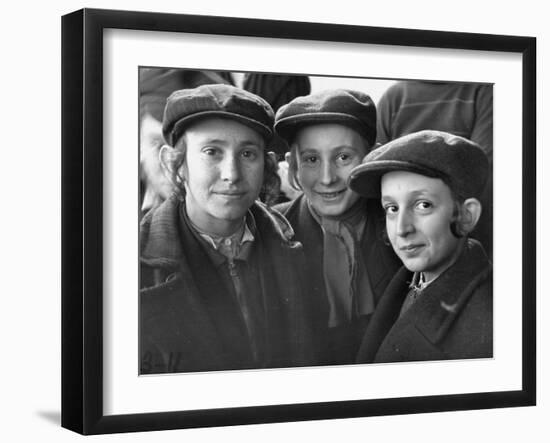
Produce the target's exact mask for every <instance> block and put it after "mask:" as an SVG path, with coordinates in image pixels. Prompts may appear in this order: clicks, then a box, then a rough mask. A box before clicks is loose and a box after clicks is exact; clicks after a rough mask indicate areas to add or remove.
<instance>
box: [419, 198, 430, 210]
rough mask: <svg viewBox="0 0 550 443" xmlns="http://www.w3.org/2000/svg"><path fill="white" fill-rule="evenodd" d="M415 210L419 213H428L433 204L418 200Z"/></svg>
mask: <svg viewBox="0 0 550 443" xmlns="http://www.w3.org/2000/svg"><path fill="white" fill-rule="evenodd" d="M416 208H417V209H419V210H421V211H429V210H430V209H432V208H433V204H432V202H430V201H427V200H420V201H419V202H417V203H416Z"/></svg>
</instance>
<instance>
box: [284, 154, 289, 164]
mask: <svg viewBox="0 0 550 443" xmlns="http://www.w3.org/2000/svg"><path fill="white" fill-rule="evenodd" d="M285 161H286V162H287V163H290V152H285Z"/></svg>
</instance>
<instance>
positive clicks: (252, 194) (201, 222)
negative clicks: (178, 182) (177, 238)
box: [176, 118, 265, 235]
mask: <svg viewBox="0 0 550 443" xmlns="http://www.w3.org/2000/svg"><path fill="white" fill-rule="evenodd" d="M182 144H183V145H184V146H181V145H182ZM264 144H265V142H264V140H263V138H262V136H261V135H260V134H259V133H257V132H256V131H254V130H253V129H250V128H249V127H248V126H245V125H243V124H241V123H238V122H236V121H233V120H227V119H220V118H208V119H205V120H201V121H200V122H198V123H196V124H194V125H192V126H191V127H189V128H188V129H187V130H186V131H185V133H184V135H183V136H182V137H181V138H180V140H179V141H178V143H177V144H176V149H185V161H184V162H183V166H182V167H181V171H180V174H181V176H182V177H183V179H184V182H185V191H186V197H185V206H186V209H187V214H188V216H189V219H190V220H191V221H192V222H193V224H195V225H196V226H197V227H198V228H199V229H201V230H203V231H205V232H207V233H210V234H217V235H229V234H232V233H233V232H235V230H237V229H238V228H239V226H240V225H241V223H242V220H243V218H244V216H245V214H246V212H247V211H248V209H249V208H250V206H252V204H253V203H254V200H256V199H257V198H258V195H259V193H260V189H261V187H262V183H263V171H264Z"/></svg>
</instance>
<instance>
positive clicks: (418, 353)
mask: <svg viewBox="0 0 550 443" xmlns="http://www.w3.org/2000/svg"><path fill="white" fill-rule="evenodd" d="M412 276H413V274H412V273H411V272H410V271H408V270H407V269H406V268H404V267H403V268H401V269H400V270H399V272H398V273H397V274H396V275H395V277H394V278H393V280H392V281H391V283H390V284H389V286H388V288H387V289H386V292H385V293H384V296H383V298H382V300H381V301H380V304H379V305H378V308H377V311H376V312H375V314H374V315H373V318H372V320H371V322H370V324H369V327H368V328H367V331H366V332H365V336H364V339H363V343H362V344H361V349H360V350H359V353H358V356H357V362H358V363H370V362H395V361H419V360H449V359H464V358H487V357H492V355H493V280H492V276H493V274H492V265H491V263H490V261H489V260H488V258H487V255H486V254H485V251H484V250H483V247H482V246H481V244H480V243H479V242H477V241H475V240H469V241H468V243H467V244H466V245H465V247H464V251H463V253H462V254H461V256H460V257H459V258H458V260H457V261H456V262H455V263H454V264H453V265H452V266H451V267H450V268H448V269H447V270H446V271H444V272H443V273H442V274H441V275H440V276H439V277H438V278H437V279H436V280H434V281H433V282H432V283H430V285H428V286H427V287H426V288H424V289H423V290H422V292H421V293H420V295H419V296H418V299H417V300H416V301H415V302H414V303H413V305H412V306H411V307H410V308H409V309H408V310H407V311H406V312H405V313H404V314H403V315H402V316H401V317H400V318H398V317H399V313H400V311H401V307H402V305H403V301H404V299H405V296H406V295H407V293H408V292H409V284H410V282H411V279H412Z"/></svg>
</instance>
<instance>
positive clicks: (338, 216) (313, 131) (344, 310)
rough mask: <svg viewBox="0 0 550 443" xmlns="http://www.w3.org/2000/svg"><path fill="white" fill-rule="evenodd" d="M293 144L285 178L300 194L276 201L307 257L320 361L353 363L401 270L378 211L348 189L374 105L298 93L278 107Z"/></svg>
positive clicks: (280, 127)
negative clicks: (381, 301) (382, 298)
mask: <svg viewBox="0 0 550 443" xmlns="http://www.w3.org/2000/svg"><path fill="white" fill-rule="evenodd" d="M275 131H276V132H277V133H278V134H279V135H280V136H281V137H283V138H284V139H285V140H286V141H287V143H288V145H289V146H290V152H289V153H288V154H287V157H286V158H287V161H288V164H289V171H288V174H289V182H290V183H291V184H292V185H293V186H294V187H296V188H297V189H301V190H302V191H303V194H302V195H300V196H299V197H298V198H297V199H295V200H294V201H291V202H287V203H284V204H281V205H278V206H276V209H278V210H280V211H281V212H282V213H283V214H284V215H285V217H286V218H287V219H288V220H289V222H290V224H291V225H292V227H293V228H294V231H295V233H296V239H297V240H299V241H300V242H302V243H303V245H304V252H305V255H306V262H307V264H306V266H307V267H306V271H305V275H304V278H305V279H306V280H307V281H308V282H309V283H310V284H312V285H313V291H312V292H311V293H310V294H309V295H310V304H311V306H313V310H312V312H311V315H312V318H313V320H314V325H315V326H314V328H315V329H314V330H315V334H314V335H315V338H316V349H317V351H318V352H319V355H320V359H321V362H322V363H324V364H346V363H353V362H354V361H355V356H356V354H357V350H358V347H359V344H360V340H361V338H362V336H363V333H364V330H365V327H366V325H367V323H368V321H369V319H370V317H371V315H372V312H373V311H374V308H375V306H376V304H377V303H378V299H379V298H380V296H381V295H382V292H383V291H384V289H385V287H386V285H387V284H388V282H389V280H390V279H391V277H392V276H393V274H394V272H395V271H396V270H397V268H398V267H399V260H398V259H397V257H396V256H395V254H394V253H393V251H392V250H391V248H390V247H389V246H387V245H386V244H384V242H383V236H382V232H383V217H384V215H383V212H382V210H381V208H380V205H379V203H378V202H377V201H367V200H366V199H364V198H362V197H361V196H360V195H359V194H357V193H355V192H353V191H352V190H350V189H349V188H348V186H347V179H348V176H349V174H350V172H351V170H352V169H353V167H355V166H357V165H359V164H360V163H361V160H362V159H363V157H364V156H365V155H366V154H367V153H368V152H369V151H370V149H371V148H372V146H373V144H374V141H375V139H376V108H375V106H374V104H373V102H372V100H371V98H370V97H369V96H368V95H367V94H364V93H362V92H359V91H352V90H344V89H335V90H327V91H322V92H319V93H316V94H311V95H308V96H304V97H298V98H296V99H294V100H292V101H291V102H290V103H288V104H287V105H285V106H283V107H281V108H280V109H279V111H278V112H277V116H276V121H275Z"/></svg>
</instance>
